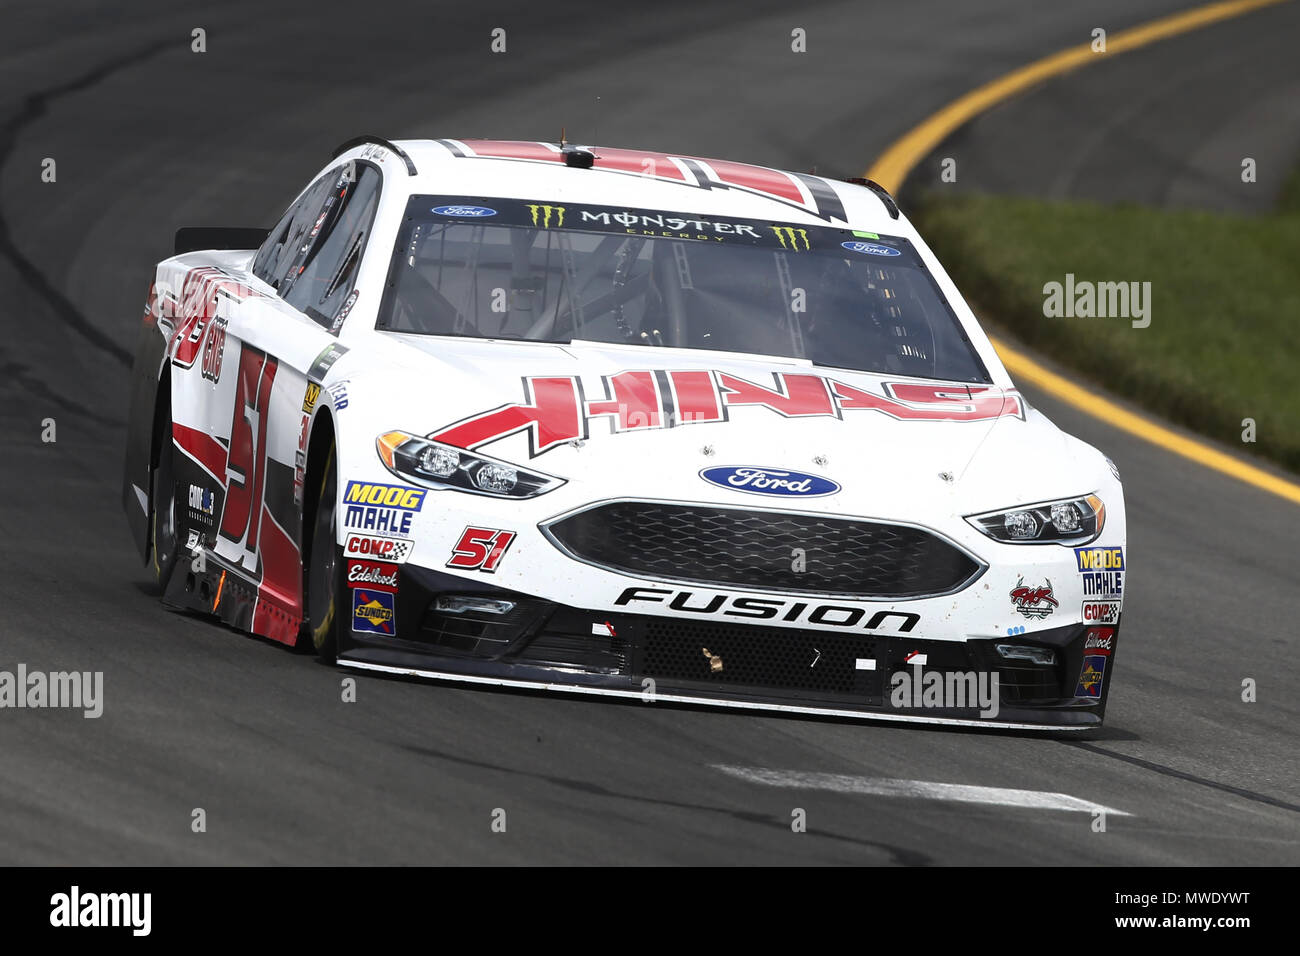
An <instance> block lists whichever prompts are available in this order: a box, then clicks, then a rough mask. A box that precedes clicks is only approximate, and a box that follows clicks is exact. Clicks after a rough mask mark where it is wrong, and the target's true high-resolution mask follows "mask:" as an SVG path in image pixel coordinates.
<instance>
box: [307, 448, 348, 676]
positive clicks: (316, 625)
mask: <svg viewBox="0 0 1300 956" xmlns="http://www.w3.org/2000/svg"><path fill="white" fill-rule="evenodd" d="M337 499H338V477H337V476H336V475H335V473H334V449H333V448H332V447H331V448H330V453H329V457H328V458H327V459H326V460H325V478H324V480H323V481H322V482H321V488H320V497H319V498H317V500H316V521H315V524H314V525H313V530H312V536H311V555H310V556H309V558H308V564H307V627H308V629H309V631H310V633H311V642H312V647H314V648H315V649H316V653H317V655H319V657H320V659H321V660H323V661H328V662H330V663H333V662H334V658H335V656H336V655H337V654H338V648H339V639H338V631H339V626H340V615H339V613H338V593H339V570H340V569H339V560H338V546H337V545H336V544H335V540H336V537H337V535H336V523H335V512H336V510H337V504H336V501H337Z"/></svg>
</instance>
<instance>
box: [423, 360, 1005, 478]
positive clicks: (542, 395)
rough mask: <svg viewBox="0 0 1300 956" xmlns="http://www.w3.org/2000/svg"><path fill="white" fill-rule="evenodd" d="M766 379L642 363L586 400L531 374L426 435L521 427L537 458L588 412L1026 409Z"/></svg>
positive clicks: (649, 424) (972, 412) (944, 392)
mask: <svg viewBox="0 0 1300 956" xmlns="http://www.w3.org/2000/svg"><path fill="white" fill-rule="evenodd" d="M771 375H772V384H771V385H770V386H769V385H765V384H762V383H759V382H751V381H748V380H746V379H743V378H740V377H739V376H737V375H734V374H731V373H728V372H718V371H701V370H664V369H652V370H640V371H625V372H618V373H617V374H614V375H606V376H603V377H602V380H601V381H602V384H603V386H604V393H605V394H604V397H603V398H593V399H587V398H586V397H585V395H584V393H583V388H582V381H581V379H580V378H579V377H578V376H576V375H574V376H535V377H534V376H530V377H527V378H525V379H524V380H523V382H524V401H523V402H522V403H516V404H510V405H501V406H498V407H497V408H494V409H490V410H489V411H485V412H480V413H479V414H477V415H471V416H470V417H468V418H464V419H461V420H460V421H458V422H455V423H453V424H451V425H447V426H445V427H443V428H440V429H438V430H437V431H435V432H433V433H432V434H430V435H429V438H430V439H432V440H433V441H439V442H443V443H444V444H447V445H454V446H456V447H457V448H477V447H479V446H480V445H486V444H488V443H489V442H494V441H497V440H498V439H501V438H505V437H506V436H508V435H513V434H515V433H517V432H527V434H528V445H529V455H530V456H531V457H536V456H538V455H540V454H543V453H544V452H547V451H550V450H551V449H552V448H555V447H557V446H559V445H562V444H564V443H566V442H570V441H574V440H575V439H585V438H587V437H588V428H589V425H590V423H591V422H592V420H594V419H599V418H603V417H608V418H609V419H610V421H611V423H612V430H613V431H614V432H615V433H618V432H627V431H641V430H646V429H660V428H675V427H677V426H679V425H690V424H695V423H697V422H719V421H726V420H727V419H728V417H729V412H728V410H729V409H731V408H736V407H741V406H759V407H762V408H766V409H768V410H769V411H772V412H775V413H776V414H778V415H780V416H782V417H784V418H842V417H843V416H844V413H845V412H846V411H854V410H858V409H866V410H869V411H876V412H882V413H884V414H886V415H889V416H891V417H893V418H896V419H899V420H901V421H915V422H977V421H990V420H992V419H996V418H1001V417H1004V416H1011V417H1015V418H1023V417H1024V407H1023V404H1022V403H1021V401H1020V396H1019V395H1017V394H1016V393H1015V392H1014V391H1004V390H1002V389H999V388H994V387H992V386H988V385H922V384H917V383H915V382H898V383H888V384H885V385H884V386H883V387H882V388H883V394H880V393H876V392H869V391H866V390H865V389H862V388H858V387H855V386H852V385H846V384H845V383H843V382H839V381H836V380H835V379H831V378H824V377H823V376H821V375H809V374H805V373H791V372H773V373H771Z"/></svg>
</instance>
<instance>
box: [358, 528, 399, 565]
mask: <svg viewBox="0 0 1300 956" xmlns="http://www.w3.org/2000/svg"><path fill="white" fill-rule="evenodd" d="M413 546H414V542H412V541H410V540H408V539H406V538H386V537H384V536H382V535H377V534H348V535H345V536H344V538H343V554H344V555H345V556H346V557H349V558H374V559H376V560H378V561H388V562H391V563H393V564H405V563H406V559H407V558H408V557H410V554H411V548H412V547H413Z"/></svg>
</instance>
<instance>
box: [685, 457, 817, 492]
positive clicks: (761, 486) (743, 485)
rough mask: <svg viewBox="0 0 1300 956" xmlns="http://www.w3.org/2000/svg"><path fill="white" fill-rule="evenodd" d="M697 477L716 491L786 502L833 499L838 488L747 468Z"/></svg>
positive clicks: (708, 470) (797, 475)
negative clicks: (742, 493) (722, 489)
mask: <svg viewBox="0 0 1300 956" xmlns="http://www.w3.org/2000/svg"><path fill="white" fill-rule="evenodd" d="M700 477H701V478H703V479H704V480H705V481H707V482H709V483H710V484H714V485H717V486H718V487H719V488H730V489H731V490H732V491H745V492H748V493H749V494H752V495H778V496H781V497H788V498H821V497H824V496H825V495H833V494H835V492H837V491H839V490H840V486H839V485H838V484H837V483H836V482H834V481H831V480H830V479H829V478H820V477H818V476H817V475H805V474H804V473H803V472H802V471H789V470H787V469H785V468H751V467H735V466H731V465H723V466H721V467H718V468H705V469H703V470H702V471H701V472H700Z"/></svg>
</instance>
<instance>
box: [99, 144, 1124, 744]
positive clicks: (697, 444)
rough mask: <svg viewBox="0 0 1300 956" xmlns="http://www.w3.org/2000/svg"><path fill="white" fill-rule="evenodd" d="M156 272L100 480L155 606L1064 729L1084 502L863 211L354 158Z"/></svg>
mask: <svg viewBox="0 0 1300 956" xmlns="http://www.w3.org/2000/svg"><path fill="white" fill-rule="evenodd" d="M176 252H177V255H175V256H174V257H173V258H170V259H167V260H165V261H164V262H162V263H161V264H159V265H158V267H157V270H156V274H155V277H154V281H153V286H152V289H151V290H150V292H149V296H148V301H147V303H146V305H145V310H144V323H143V327H142V329H141V331H140V337H139V343H138V347H137V351H136V357H135V365H134V373H133V393H132V406H131V420H130V429H129V435H128V447H127V455H126V467H125V480H124V483H123V504H124V507H125V509H126V512H127V515H128V517H129V523H130V527H131V531H132V534H133V535H134V538H135V542H136V545H137V546H138V548H139V551H140V553H141V555H142V556H143V557H144V558H145V560H146V561H147V562H149V564H150V565H151V566H152V569H153V573H154V574H155V575H156V577H157V580H158V583H159V585H160V587H161V589H162V597H163V601H164V602H165V603H166V604H167V605H169V606H172V607H176V608H183V609H189V610H192V611H199V612H203V613H205V614H210V615H215V616H216V617H217V618H220V619H221V620H222V621H225V622H227V623H229V624H231V625H234V626H236V627H238V628H241V629H243V630H245V631H249V632H252V633H254V634H258V635H262V636H264V637H267V638H270V639H271V640H274V641H279V642H283V643H285V644H288V645H301V646H307V647H314V648H315V650H316V651H317V652H318V653H319V654H320V655H322V656H323V657H325V658H327V659H329V660H336V661H337V662H338V664H339V665H341V666H344V667H347V668H356V669H360V670H368V671H376V672H382V673H390V674H405V675H422V676H428V677H435V678H440V679H445V680H454V681H463V682H469V683H481V684H498V685H509V686H518V687H526V688H542V689H547V690H563V691H571V692H583V693H589V694H602V695H612V696H621V697H631V698H639V699H642V700H645V701H657V702H689V703H697V704H712V705H722V706H733V707H742V708H752V709H757V710H772V711H788V712H797V713H816V714H831V715H845V716H855V717H882V718H889V719H895V720H918V721H939V722H947V723H959V724H975V725H979V726H993V727H1038V728H1041V727H1052V728H1065V729H1086V728H1091V727H1097V726H1099V725H1100V724H1101V722H1102V718H1103V715H1104V712H1105V707H1106V700H1107V694H1108V691H1109V685H1110V682H1111V680H1112V679H1113V676H1114V666H1115V651H1116V640H1117V635H1118V631H1119V623H1120V616H1121V608H1122V604H1123V582H1124V575H1125V573H1126V570H1127V569H1126V567H1125V561H1124V546H1125V539H1124V535H1125V530H1124V500H1123V493H1122V489H1121V484H1120V480H1119V475H1118V472H1117V471H1115V469H1114V466H1113V465H1112V464H1110V462H1109V461H1108V459H1106V458H1105V457H1103V455H1102V454H1101V453H1100V452H1098V451H1097V450H1096V449H1094V448H1092V447H1090V446H1088V445H1085V444H1084V443H1082V442H1080V441H1078V440H1077V439H1075V438H1072V437H1070V436H1069V435H1066V434H1064V433H1062V432H1061V431H1060V430H1058V429H1057V428H1056V427H1055V426H1054V425H1053V424H1052V423H1051V422H1049V421H1048V420H1047V419H1046V418H1044V417H1043V415H1042V414H1040V413H1039V412H1037V411H1035V410H1034V409H1032V408H1030V407H1029V406H1028V404H1027V403H1026V402H1025V400H1024V398H1023V397H1022V396H1021V395H1020V394H1019V393H1018V392H1017V390H1016V388H1015V386H1014V385H1013V383H1012V381H1011V379H1010V377H1009V376H1008V374H1007V372H1006V370H1005V369H1004V368H1003V366H1002V364H1001V363H1000V362H999V360H998V356H997V354H996V353H995V352H994V350H993V348H992V346H991V345H990V343H989V340H988V339H987V338H986V336H985V335H984V333H983V332H982V331H981V330H980V328H979V326H978V324H977V323H976V321H975V318H974V316H973V315H972V313H971V311H970V309H969V308H968V307H967V305H966V304H965V303H964V302H963V300H962V298H961V296H960V295H959V293H958V292H957V290H956V289H955V288H954V287H953V284H952V282H951V281H950V280H949V278H948V276H947V275H946V274H945V273H944V271H943V268H942V267H941V266H940V265H939V263H938V262H937V261H936V260H935V257H934V255H933V254H932V253H931V251H930V250H929V249H928V248H927V247H926V245H925V243H924V242H922V241H921V239H920V237H919V236H918V235H917V233H916V232H915V230H914V229H913V228H912V226H911V225H910V224H909V223H908V221H907V219H906V218H904V217H903V216H902V215H901V214H900V212H899V210H898V207H897V205H896V204H895V202H894V200H893V199H892V198H891V197H890V196H889V194H888V193H887V192H885V191H884V190H883V189H881V188H880V187H879V186H877V185H876V184H874V183H871V182H868V181H865V180H854V181H846V182H837V181H832V180H829V179H826V178H819V177H817V176H812V175H805V174H802V173H789V172H780V171H777V170H773V169H767V168H762V167H757V166H749V165H742V164H740V163H735V162H729V161H720V160H706V159H698V158H691V157H687V156H677V155H667V154H660V153H651V152H643V151H638V150H624V149H605V148H595V147H578V146H574V145H571V144H566V143H558V144H557V143H540V142H505V141H481V140H478V141H471V140H450V139H443V140H435V141H407V142H401V143H391V142H387V141H384V140H379V139H375V138H370V137H364V138H362V139H359V140H354V141H352V142H349V143H347V144H344V146H343V147H341V148H340V150H339V151H338V152H337V153H336V154H335V155H334V157H333V159H332V160H331V161H330V162H329V163H328V164H327V165H326V167H325V168H324V169H323V170H322V171H321V172H320V173H319V175H317V176H316V177H315V178H314V179H313V180H312V181H311V182H310V184H309V185H308V186H307V187H306V189H304V190H303V191H302V193H301V194H300V195H299V196H298V197H297V198H296V199H295V200H294V201H293V203H292V205H290V206H289V208H288V209H287V210H285V211H284V213H283V215H282V216H281V217H280V219H279V221H278V222H277V223H276V224H275V226H274V227H273V228H271V229H270V230H269V231H266V230H246V229H183V230H181V231H180V232H179V233H178V234H177V248H176Z"/></svg>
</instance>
